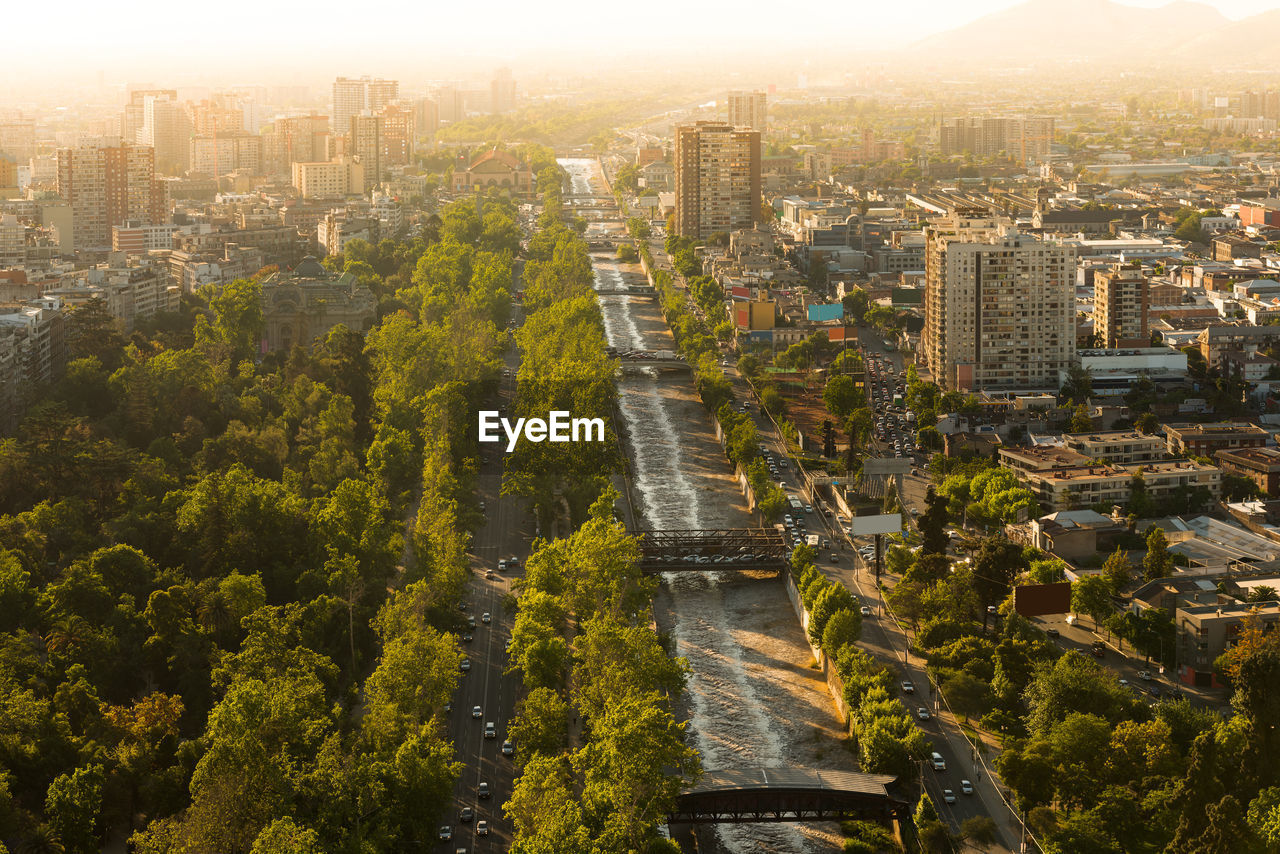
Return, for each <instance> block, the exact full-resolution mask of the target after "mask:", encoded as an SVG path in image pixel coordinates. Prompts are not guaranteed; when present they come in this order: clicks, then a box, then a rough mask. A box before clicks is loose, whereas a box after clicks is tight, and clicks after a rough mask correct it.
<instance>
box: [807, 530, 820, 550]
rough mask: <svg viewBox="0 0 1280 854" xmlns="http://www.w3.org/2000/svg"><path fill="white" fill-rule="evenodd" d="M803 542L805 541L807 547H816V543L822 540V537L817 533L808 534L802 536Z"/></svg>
mask: <svg viewBox="0 0 1280 854" xmlns="http://www.w3.org/2000/svg"><path fill="white" fill-rule="evenodd" d="M804 542H805V545H807V546H808V547H809V548H811V549H817V548H818V544H819V543H821V542H822V538H821V537H819V536H818V535H817V534H810V535H809V536H807V537H805V538H804Z"/></svg>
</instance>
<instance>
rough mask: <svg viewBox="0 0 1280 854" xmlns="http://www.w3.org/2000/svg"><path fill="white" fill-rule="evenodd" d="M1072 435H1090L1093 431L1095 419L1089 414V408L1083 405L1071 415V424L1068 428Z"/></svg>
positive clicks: (1077, 407)
mask: <svg viewBox="0 0 1280 854" xmlns="http://www.w3.org/2000/svg"><path fill="white" fill-rule="evenodd" d="M1067 429H1068V430H1069V431H1070V432H1072V433H1088V432H1089V431H1090V430H1092V429H1093V417H1092V416H1091V415H1090V414H1089V407H1088V406H1087V405H1085V404H1083V403H1081V404H1079V405H1078V406H1076V408H1075V410H1074V411H1073V412H1072V413H1071V424H1070V425H1068V428H1067Z"/></svg>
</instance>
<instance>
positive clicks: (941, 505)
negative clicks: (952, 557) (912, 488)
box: [918, 486, 951, 554]
mask: <svg viewBox="0 0 1280 854" xmlns="http://www.w3.org/2000/svg"><path fill="white" fill-rule="evenodd" d="M924 502H925V512H924V513H922V514H921V515H920V518H919V521H918V525H919V528H920V541H921V542H920V551H921V552H922V553H924V554H946V553H947V544H948V542H949V538H948V536H947V524H948V523H949V522H950V521H951V519H950V514H949V513H948V512H947V497H946V496H945V495H939V494H938V492H937V490H935V489H934V488H933V486H930V487H929V488H928V489H927V490H926V491H925V497H924Z"/></svg>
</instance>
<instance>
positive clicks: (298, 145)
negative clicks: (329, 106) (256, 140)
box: [262, 114, 333, 175]
mask: <svg viewBox="0 0 1280 854" xmlns="http://www.w3.org/2000/svg"><path fill="white" fill-rule="evenodd" d="M332 155H333V151H332V138H331V136H330V134H329V117H328V116H321V115H315V114H312V115H309V116H288V117H286V118H279V119H276V120H275V121H274V122H272V124H271V127H270V128H269V129H267V130H264V131H263V132H262V160H263V169H264V170H265V172H266V174H271V175H275V174H279V173H281V172H288V171H289V170H290V168H291V167H292V165H293V164H294V163H315V162H317V161H321V160H328V159H329V158H330V157H331V156H332Z"/></svg>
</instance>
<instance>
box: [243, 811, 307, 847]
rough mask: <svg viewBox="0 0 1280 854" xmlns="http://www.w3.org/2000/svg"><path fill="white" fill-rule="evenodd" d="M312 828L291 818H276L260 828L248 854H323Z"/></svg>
mask: <svg viewBox="0 0 1280 854" xmlns="http://www.w3.org/2000/svg"><path fill="white" fill-rule="evenodd" d="M324 850H325V849H324V847H323V846H321V845H320V837H319V836H318V835H317V834H316V832H315V831H314V830H312V829H311V828H309V827H306V826H305V825H300V824H298V823H297V822H296V821H294V820H293V818H278V819H276V820H275V821H273V822H271V824H269V825H267V826H266V827H264V828H263V829H262V832H261V833H259V834H258V838H257V839H255V840H254V841H253V848H252V849H250V851H249V854H324Z"/></svg>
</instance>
